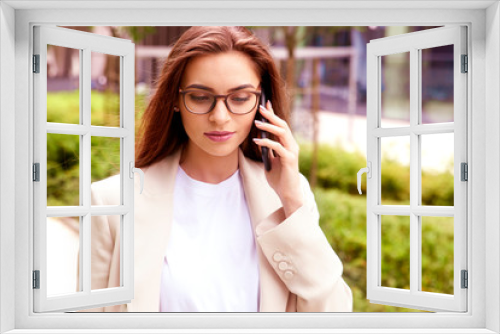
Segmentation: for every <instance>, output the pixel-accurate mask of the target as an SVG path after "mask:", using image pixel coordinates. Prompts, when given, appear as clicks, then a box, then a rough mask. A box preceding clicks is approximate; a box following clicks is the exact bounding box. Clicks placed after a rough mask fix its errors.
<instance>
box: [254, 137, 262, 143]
mask: <svg viewBox="0 0 500 334" xmlns="http://www.w3.org/2000/svg"><path fill="white" fill-rule="evenodd" d="M252 140H253V141H254V142H256V143H258V142H259V141H260V139H259V138H252Z"/></svg>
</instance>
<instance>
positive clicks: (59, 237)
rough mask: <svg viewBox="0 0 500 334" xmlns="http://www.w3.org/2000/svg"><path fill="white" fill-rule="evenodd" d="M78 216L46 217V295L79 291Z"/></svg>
mask: <svg viewBox="0 0 500 334" xmlns="http://www.w3.org/2000/svg"><path fill="white" fill-rule="evenodd" d="M79 249H80V217H47V295H48V296H53V295H60V294H65V293H75V292H79V291H81V290H80V289H79V287H78V286H77V275H78V251H79Z"/></svg>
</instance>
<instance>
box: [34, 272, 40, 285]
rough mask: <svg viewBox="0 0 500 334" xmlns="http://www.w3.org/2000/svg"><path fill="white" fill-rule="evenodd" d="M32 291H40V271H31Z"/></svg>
mask: <svg viewBox="0 0 500 334" xmlns="http://www.w3.org/2000/svg"><path fill="white" fill-rule="evenodd" d="M33 289H40V270H33Z"/></svg>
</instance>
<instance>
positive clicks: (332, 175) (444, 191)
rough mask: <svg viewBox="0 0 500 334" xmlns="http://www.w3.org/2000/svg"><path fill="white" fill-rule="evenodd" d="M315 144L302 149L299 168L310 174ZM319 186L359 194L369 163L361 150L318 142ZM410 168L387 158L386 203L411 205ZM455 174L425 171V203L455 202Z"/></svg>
mask: <svg viewBox="0 0 500 334" xmlns="http://www.w3.org/2000/svg"><path fill="white" fill-rule="evenodd" d="M311 159H312V145H311V144H307V143H304V144H302V145H301V148H300V159H299V169H300V171H301V173H302V174H304V175H305V176H306V177H309V176H310V174H311ZM317 166H318V167H317V172H316V175H317V186H318V187H321V188H325V189H338V190H341V191H343V192H345V193H348V194H353V195H356V194H358V190H357V179H356V174H357V173H358V171H359V170H360V169H361V168H363V167H365V166H366V158H365V157H364V156H362V155H361V154H360V153H359V152H348V151H346V150H344V149H342V148H341V147H336V146H330V145H319V148H318V161H317ZM409 173H410V169H409V167H408V166H403V165H401V164H400V163H399V162H397V161H395V160H389V159H384V160H383V161H382V168H381V188H382V201H383V204H395V203H398V204H409V194H410V175H409ZM365 181H366V174H363V181H362V185H361V189H362V191H363V193H365V192H366V182H365ZM453 189H454V188H453V175H452V174H451V173H449V172H445V173H429V172H422V204H424V205H444V206H452V205H453V193H454V192H453Z"/></svg>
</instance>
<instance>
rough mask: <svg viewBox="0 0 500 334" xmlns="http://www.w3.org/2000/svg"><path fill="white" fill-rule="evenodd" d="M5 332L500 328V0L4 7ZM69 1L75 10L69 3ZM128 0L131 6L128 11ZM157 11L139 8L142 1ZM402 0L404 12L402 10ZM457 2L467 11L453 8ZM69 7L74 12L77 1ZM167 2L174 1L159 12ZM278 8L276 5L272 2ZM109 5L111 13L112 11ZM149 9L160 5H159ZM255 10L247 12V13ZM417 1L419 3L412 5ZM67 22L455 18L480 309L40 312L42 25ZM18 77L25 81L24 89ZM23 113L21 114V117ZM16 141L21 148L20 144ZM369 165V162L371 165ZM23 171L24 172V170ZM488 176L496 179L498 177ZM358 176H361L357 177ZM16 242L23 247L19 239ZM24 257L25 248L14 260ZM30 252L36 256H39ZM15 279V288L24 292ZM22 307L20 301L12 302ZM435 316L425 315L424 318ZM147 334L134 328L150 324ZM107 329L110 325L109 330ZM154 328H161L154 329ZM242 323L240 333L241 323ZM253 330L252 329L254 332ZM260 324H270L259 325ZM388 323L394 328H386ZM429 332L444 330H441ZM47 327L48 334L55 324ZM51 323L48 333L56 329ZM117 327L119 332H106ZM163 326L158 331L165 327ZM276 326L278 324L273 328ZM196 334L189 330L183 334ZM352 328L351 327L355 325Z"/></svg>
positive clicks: (0, 162)
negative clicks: (37, 37) (34, 281)
mask: <svg viewBox="0 0 500 334" xmlns="http://www.w3.org/2000/svg"><path fill="white" fill-rule="evenodd" d="M0 6H1V7H0V42H1V43H2V44H1V45H2V48H1V51H0V69H1V71H2V76H0V106H1V113H0V139H1V141H0V181H1V182H2V187H0V188H1V189H0V218H1V225H0V229H1V230H0V231H1V247H0V273H1V274H0V289H1V290H0V292H1V296H2V300H1V303H0V326H1V327H0V332H7V331H9V330H13V331H12V332H11V333H41V332H50V333H57V331H56V329H64V331H61V333H62V332H64V333H71V332H75V333H76V332H77V331H76V330H72V329H78V328H83V329H87V330H86V331H85V332H88V333H104V332H108V333H110V332H111V329H127V333H135V332H137V333H147V332H150V333H152V332H155V333H158V332H160V331H159V329H164V328H165V327H166V326H169V328H170V330H168V329H164V330H163V331H161V332H164V333H167V332H169V333H173V332H177V331H176V330H175V329H173V328H192V329H193V330H192V331H191V332H193V333H203V332H210V331H209V330H203V329H204V328H205V329H208V328H212V329H217V328H218V329H219V330H212V331H211V332H212V333H214V332H217V333H220V332H223V330H222V329H226V332H235V331H237V330H235V328H236V329H237V328H241V329H242V330H241V332H248V329H249V328H250V329H253V330H252V332H261V333H264V332H266V333H269V332H283V329H287V328H288V329H290V332H291V331H292V330H293V329H298V328H302V329H301V330H295V332H305V328H307V329H308V330H307V331H308V332H318V333H320V332H321V333H327V332H331V333H335V332H341V331H340V330H339V331H336V330H335V328H338V329H342V328H344V329H347V328H351V330H350V331H349V332H351V333H355V332H356V331H354V330H353V329H352V328H353V327H354V328H357V329H358V332H359V333H387V332H389V330H388V329H390V328H392V329H393V332H397V333H410V332H411V333H415V328H418V329H419V332H421V333H430V332H432V333H457V332H459V329H462V332H464V333H495V332H499V331H500V320H499V319H498V314H499V313H500V298H499V295H500V287H499V276H500V262H499V254H500V251H499V249H500V248H499V245H500V229H499V224H498V221H499V220H500V209H499V208H498V203H499V202H500V173H499V168H498V166H499V163H500V149H499V148H500V135H499V132H500V131H499V123H500V116H499V113H498V110H499V109H500V97H499V94H498V91H500V64H499V63H500V59H499V57H500V56H499V54H500V9H499V6H498V1H460V2H456V1H453V2H449V1H439V0H437V1H433V2H426V1H424V2H419V1H404V2H403V1H398V2H392V1H378V2H374V1H330V2H325V1H320V2H315V1H295V2H289V1H274V2H267V1H266V2H259V1H253V2H250V1H238V2H225V1H224V2H217V1H214V2H200V1H198V2H196V3H194V2H189V1H185V2H182V1H173V0H172V1H165V2H163V3H159V2H149V1H143V2H142V3H141V2H140V1H137V2H135V1H127V2H125V1H116V2H115V1H97V2H96V1H72V2H69V1H64V2H60V1H57V2H54V1H22V2H17V1H8V0H5V1H3V2H2V3H0ZM63 6H65V7H66V8H64V9H62V7H63ZM124 6H125V7H126V6H128V7H129V9H123V8H124ZM141 6H142V7H143V8H146V9H145V10H137V8H138V7H141ZM393 6H397V8H395V9H393ZM453 6H460V8H458V7H453ZM68 7H69V8H68ZM159 7H162V8H159ZM266 7H269V8H267V9H266ZM103 8H105V9H103ZM148 8H149V9H148ZM244 8H246V9H245V10H242V9H244ZM408 8H412V10H408ZM35 24H57V25H213V24H224V25H339V26H356V25H385V26H387V25H406V26H418V25H447V24H463V25H467V26H468V31H469V41H470V43H469V49H468V54H469V59H470V63H469V70H470V73H471V75H469V78H468V86H469V87H471V89H470V91H469V96H468V110H471V112H470V113H469V115H468V132H469V133H470V134H471V135H470V136H469V141H468V152H470V159H469V162H470V165H469V177H470V181H469V183H468V192H469V194H471V196H470V200H469V202H468V215H469V216H468V220H469V222H471V223H470V224H469V231H468V234H469V235H470V236H471V243H470V244H468V246H467V247H468V254H469V260H468V268H469V273H470V274H469V289H468V300H469V307H468V312H467V313H459V314H457V313H433V314H419V313H413V314H399V313H398V314H395V313H389V314H388V313H384V314H370V313H368V314H363V313H353V314H329V313H325V314H322V313H311V314H309V313H308V314H281V313H279V314H275V313H273V314H259V313H255V314H238V313H229V314H187V313H186V314H160V313H156V314H140V313H127V314H85V313H81V314H34V313H33V312H32V310H33V307H32V306H33V305H32V302H33V300H32V296H33V291H32V289H31V270H32V259H31V256H30V254H31V253H30V252H31V251H32V246H30V245H32V241H33V240H32V237H31V235H32V234H30V233H31V231H32V230H31V229H32V221H33V219H32V218H33V217H32V216H33V212H32V203H31V200H30V194H31V191H32V183H31V181H30V173H31V163H32V161H30V157H31V156H32V148H31V147H30V143H32V133H33V128H32V127H33V124H32V119H31V116H30V115H31V113H32V105H30V103H29V101H30V99H28V98H26V97H27V96H28V97H29V96H31V95H32V88H31V87H32V85H31V84H32V83H31V76H30V73H29V71H30V69H31V66H30V64H31V59H30V55H31V45H32V35H31V31H32V26H33V25H35ZM486 69H487V71H486ZM12 81H14V85H13V84H12ZM13 111H15V112H13ZM13 142H14V145H12V143H13ZM360 167H362V166H360ZM13 175H14V177H12V176H13ZM486 175H488V179H487V182H486ZM353 177H354V175H353ZM14 241H15V242H14ZM13 254H14V255H13ZM26 259H31V260H29V261H27V260H26ZM13 286H15V289H12V287H13ZM12 305H14V307H12ZM423 320H424V321H423ZM139 326H143V327H144V329H141V330H137V331H134V330H131V329H130V328H138V327H139ZM98 328H101V330H99V329H98ZM146 328H150V329H151V330H150V331H148V330H146ZM231 328H232V330H230V329H231ZM245 328H246V329H247V330H246V331H244V329H245ZM259 328H260V330H259ZM382 328H383V329H382ZM429 328H432V330H431V329H429ZM43 329H45V331H43ZM47 329H48V331H47ZM105 329H108V331H106V330H105ZM153 329H158V331H154V330H153ZM266 329H267V330H266ZM183 332H184V333H188V332H189V331H183ZM344 332H345V331H344Z"/></svg>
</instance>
